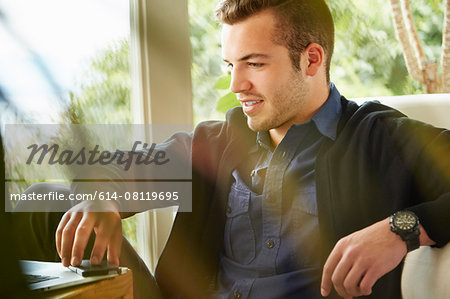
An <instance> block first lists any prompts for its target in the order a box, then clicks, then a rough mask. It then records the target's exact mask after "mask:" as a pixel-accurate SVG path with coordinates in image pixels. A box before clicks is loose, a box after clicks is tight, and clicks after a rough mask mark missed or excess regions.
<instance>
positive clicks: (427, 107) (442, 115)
mask: <svg viewBox="0 0 450 299" xmlns="http://www.w3.org/2000/svg"><path fill="white" fill-rule="evenodd" d="M351 100H353V101H355V102H357V103H358V104H362V103H364V102H366V101H371V100H377V101H379V102H381V103H382V104H384V105H387V106H391V107H393V108H395V109H397V110H399V111H401V112H402V113H404V114H406V115H407V116H408V117H410V118H414V119H417V120H420V121H423V122H426V123H429V124H432V125H433V126H435V127H440V128H447V129H450V93H441V94H421V95H406V96H393V97H373V98H355V99H351Z"/></svg>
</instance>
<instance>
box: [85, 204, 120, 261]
mask: <svg viewBox="0 0 450 299" xmlns="http://www.w3.org/2000/svg"><path fill="white" fill-rule="evenodd" d="M108 214H109V215H104V216H105V217H114V216H112V213H108ZM110 220H111V221H106V220H105V219H103V221H101V222H100V224H99V226H98V227H96V228H95V242H94V247H93V248H92V253H91V264H94V265H95V264H98V263H100V262H101V261H102V259H103V256H104V255H105V251H106V248H107V247H108V245H109V243H110V242H111V236H112V235H113V233H114V232H115V230H116V229H117V222H114V220H113V219H110ZM118 221H119V222H120V220H118Z"/></svg>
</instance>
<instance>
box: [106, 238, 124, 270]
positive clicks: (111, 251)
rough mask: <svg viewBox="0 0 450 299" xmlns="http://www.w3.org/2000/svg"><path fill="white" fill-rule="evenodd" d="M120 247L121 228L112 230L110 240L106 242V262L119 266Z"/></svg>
mask: <svg viewBox="0 0 450 299" xmlns="http://www.w3.org/2000/svg"><path fill="white" fill-rule="evenodd" d="M121 248H122V230H121V229H116V230H115V231H114V232H113V235H112V237H111V241H110V243H109V244H108V253H107V259H108V262H110V263H112V264H114V265H116V266H119V257H120V250H121Z"/></svg>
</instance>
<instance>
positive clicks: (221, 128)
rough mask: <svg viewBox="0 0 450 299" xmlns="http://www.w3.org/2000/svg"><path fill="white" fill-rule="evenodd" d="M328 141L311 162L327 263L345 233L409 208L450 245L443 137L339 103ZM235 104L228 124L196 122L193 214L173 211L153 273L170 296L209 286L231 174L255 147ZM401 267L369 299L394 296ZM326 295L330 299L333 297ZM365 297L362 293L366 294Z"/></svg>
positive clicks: (204, 293)
mask: <svg viewBox="0 0 450 299" xmlns="http://www.w3.org/2000/svg"><path fill="white" fill-rule="evenodd" d="M341 100H342V108H343V112H342V117H341V120H340V122H339V126H338V135H337V138H336V140H335V141H331V140H327V141H326V142H325V143H324V144H323V146H322V148H321V150H320V153H319V156H318V158H317V162H316V188H317V204H318V215H319V226H320V232H321V244H322V247H321V248H320V250H321V255H322V257H323V259H322V261H323V263H324V262H325V260H326V258H327V256H328V255H329V253H330V252H331V250H332V249H333V247H334V245H335V244H336V242H337V241H338V240H339V239H340V238H342V237H344V236H347V235H349V234H350V233H352V232H354V231H356V230H359V229H362V228H364V227H367V226H369V225H371V224H373V223H375V222H377V221H379V220H382V219H384V218H386V217H388V216H389V215H391V214H392V213H394V212H396V211H398V210H401V209H405V208H409V209H411V210H413V211H414V212H415V213H416V214H417V215H418V216H419V219H420V221H421V223H422V224H423V226H424V228H425V229H426V231H427V233H428V234H429V236H430V238H431V239H433V240H434V241H436V242H437V245H436V246H438V247H440V246H443V245H445V244H446V243H447V242H448V241H449V240H450V229H448V224H449V221H450V220H449V219H450V155H449V153H450V132H449V131H447V130H444V129H438V128H434V127H432V126H430V125H427V124H424V123H421V122H419V121H415V120H411V119H409V118H407V117H406V116H405V115H403V114H401V113H400V112H398V111H396V110H394V109H392V108H390V107H387V106H383V105H381V104H379V103H376V102H369V103H366V104H364V105H362V106H358V105H357V104H356V103H354V102H351V101H348V100H346V99H345V98H344V97H342V99H341ZM255 140H256V134H255V133H254V132H252V131H251V130H250V129H249V128H248V126H247V121H246V118H245V115H244V114H243V112H242V109H241V108H233V109H231V110H230V111H228V113H227V117H226V121H225V122H205V123H202V124H200V125H198V126H197V128H196V129H195V131H194V133H193V135H192V137H191V140H189V141H186V142H189V143H190V145H191V146H192V165H193V177H192V179H193V182H192V184H193V194H192V198H193V199H192V200H193V202H192V210H193V211H192V212H191V213H178V215H177V217H176V219H175V223H174V226H173V229H172V233H171V235H170V237H169V240H168V242H167V245H166V248H165V250H164V252H163V254H162V256H161V258H160V261H159V263H158V267H157V270H156V279H157V281H158V284H159V285H160V287H161V289H162V291H163V293H165V295H166V296H167V297H170V298H172V297H173V298H202V297H208V292H210V291H211V290H214V288H215V286H216V275H217V270H218V265H219V258H220V254H221V251H222V246H223V231H224V223H225V207H226V203H227V198H228V191H229V188H230V184H231V178H232V176H231V172H232V170H233V169H234V168H235V167H236V165H238V164H239V163H246V159H245V158H246V157H245V153H247V152H248V148H249V147H250V146H252V145H253V144H254V143H255ZM400 277H401V265H400V266H399V267H397V268H396V269H394V270H393V271H391V272H390V273H388V274H387V275H385V276H383V277H382V278H381V279H379V280H378V282H377V283H376V284H375V286H374V288H373V293H372V295H371V296H369V297H367V298H401V295H400ZM329 298H337V295H336V294H335V293H333V294H332V295H331V296H329ZM365 298H366V297H365Z"/></svg>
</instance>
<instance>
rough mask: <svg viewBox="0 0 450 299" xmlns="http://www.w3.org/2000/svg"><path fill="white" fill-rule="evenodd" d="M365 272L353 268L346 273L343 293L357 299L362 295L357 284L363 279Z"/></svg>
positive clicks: (359, 268) (358, 268) (356, 267)
mask: <svg viewBox="0 0 450 299" xmlns="http://www.w3.org/2000/svg"><path fill="white" fill-rule="evenodd" d="M364 272H365V270H362V268H361V267H358V266H353V267H352V269H351V270H350V271H349V272H348V274H347V277H346V278H345V280H344V283H343V285H344V289H345V292H346V293H347V294H349V295H351V296H354V297H357V296H361V295H363V294H362V292H361V289H360V287H359V282H360V281H361V279H362V278H363V277H364Z"/></svg>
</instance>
